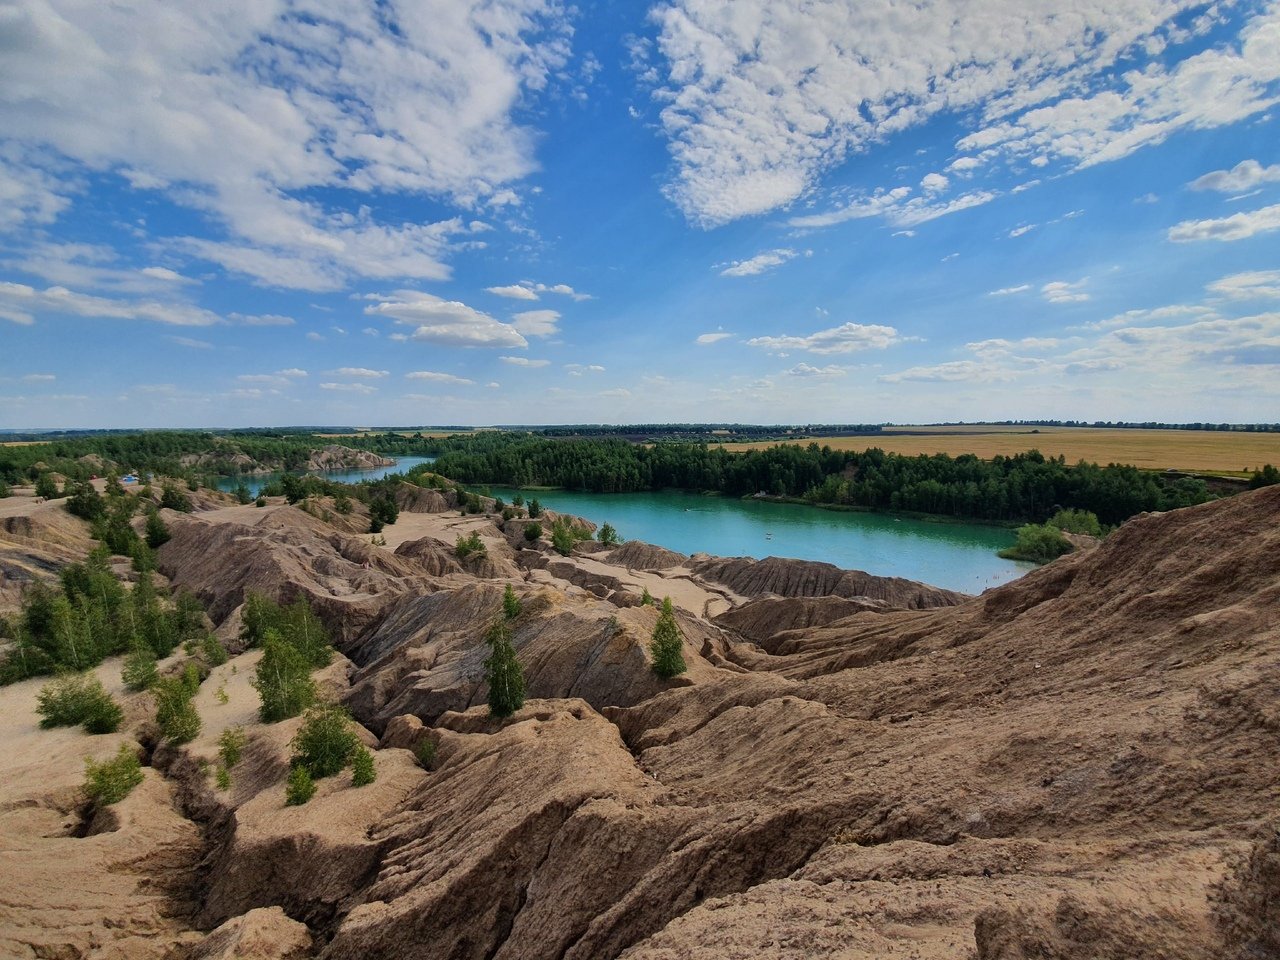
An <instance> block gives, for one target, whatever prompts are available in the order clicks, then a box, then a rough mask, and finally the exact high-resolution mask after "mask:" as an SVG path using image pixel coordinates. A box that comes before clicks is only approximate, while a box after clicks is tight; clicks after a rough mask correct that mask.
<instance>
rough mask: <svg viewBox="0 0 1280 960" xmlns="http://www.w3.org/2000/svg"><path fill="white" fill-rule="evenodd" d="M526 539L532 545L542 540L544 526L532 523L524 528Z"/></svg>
mask: <svg viewBox="0 0 1280 960" xmlns="http://www.w3.org/2000/svg"><path fill="white" fill-rule="evenodd" d="M524 538H525V539H526V540H528V541H529V542H530V543H534V542H536V541H538V540H541V539H542V524H540V523H531V524H529V525H528V526H527V527H525V528H524Z"/></svg>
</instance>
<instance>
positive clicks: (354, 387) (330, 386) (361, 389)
mask: <svg viewBox="0 0 1280 960" xmlns="http://www.w3.org/2000/svg"><path fill="white" fill-rule="evenodd" d="M320 389H321V390H332V391H334V392H335V393H359V394H363V395H365V396H368V395H369V394H371V393H377V392H378V388H377V387H371V386H369V384H367V383H322V384H320Z"/></svg>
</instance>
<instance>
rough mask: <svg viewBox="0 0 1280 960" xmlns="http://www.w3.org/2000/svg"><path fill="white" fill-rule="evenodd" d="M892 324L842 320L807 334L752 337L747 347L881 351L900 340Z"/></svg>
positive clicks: (824, 351)
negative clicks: (825, 328) (834, 324)
mask: <svg viewBox="0 0 1280 960" xmlns="http://www.w3.org/2000/svg"><path fill="white" fill-rule="evenodd" d="M901 339H902V338H901V337H899V336H898V331H897V330H895V329H894V328H893V327H886V326H882V325H879V324H861V323H845V324H841V325H840V326H838V327H832V328H831V329H829V330H819V331H818V332H817V333H811V334H809V335H808V336H807V337H796V336H785V335H784V336H778V337H753V338H752V339H750V340H748V341H747V345H748V346H752V347H760V348H762V349H765V350H768V351H770V352H772V353H784V352H787V351H790V350H799V351H803V352H806V353H817V354H836V353H854V352H856V351H859V350H883V349H884V348H885V347H889V346H892V345H893V344H895V343H898V342H900V341H901Z"/></svg>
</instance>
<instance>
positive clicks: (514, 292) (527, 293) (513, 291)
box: [485, 283, 538, 300]
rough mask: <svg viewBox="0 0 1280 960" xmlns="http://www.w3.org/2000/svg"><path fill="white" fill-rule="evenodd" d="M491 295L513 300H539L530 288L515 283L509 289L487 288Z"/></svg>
mask: <svg viewBox="0 0 1280 960" xmlns="http://www.w3.org/2000/svg"><path fill="white" fill-rule="evenodd" d="M485 290H487V291H488V292H489V293H492V294H496V295H497V296H499V297H508V298H510V299H512V300H537V299H538V295H537V294H536V293H535V292H534V291H533V290H532V289H530V288H529V287H525V286H521V285H520V284H518V283H513V284H512V285H511V286H509V287H485Z"/></svg>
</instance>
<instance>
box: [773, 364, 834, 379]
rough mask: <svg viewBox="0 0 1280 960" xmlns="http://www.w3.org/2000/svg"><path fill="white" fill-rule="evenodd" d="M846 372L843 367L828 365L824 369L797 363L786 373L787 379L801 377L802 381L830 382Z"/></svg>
mask: <svg viewBox="0 0 1280 960" xmlns="http://www.w3.org/2000/svg"><path fill="white" fill-rule="evenodd" d="M847 372H848V371H847V370H845V369H844V367H837V366H835V365H829V366H825V367H811V366H810V365H809V364H807V363H798V364H796V365H795V366H794V367H792V368H791V369H790V370H788V371H787V376H789V377H802V378H804V379H820V380H830V379H834V378H835V377H843V376H844V375H845V374H846V373H847Z"/></svg>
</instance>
